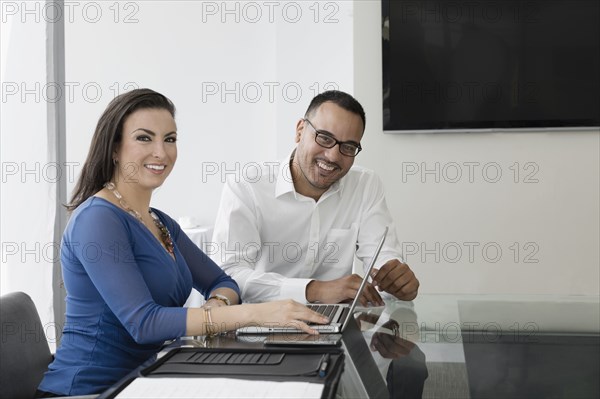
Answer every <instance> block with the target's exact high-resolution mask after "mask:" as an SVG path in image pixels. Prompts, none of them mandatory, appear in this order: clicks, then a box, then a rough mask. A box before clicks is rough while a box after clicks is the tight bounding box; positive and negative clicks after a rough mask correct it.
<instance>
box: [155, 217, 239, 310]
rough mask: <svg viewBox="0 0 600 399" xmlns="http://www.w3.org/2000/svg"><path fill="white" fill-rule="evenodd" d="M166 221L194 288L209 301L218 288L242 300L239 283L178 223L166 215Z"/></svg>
mask: <svg viewBox="0 0 600 399" xmlns="http://www.w3.org/2000/svg"><path fill="white" fill-rule="evenodd" d="M165 219H166V220H167V223H169V226H167V227H168V228H169V231H171V235H172V236H173V239H174V240H175V242H176V243H177V247H178V248H179V251H180V252H181V254H182V255H183V257H184V258H185V261H186V263H187V264H188V267H189V269H190V272H191V273H192V280H193V282H194V288H195V289H197V290H198V291H199V292H200V293H201V294H202V295H203V296H204V298H205V299H208V297H209V296H210V294H211V293H212V292H213V291H214V290H216V289H217V288H231V289H232V290H234V291H235V292H236V293H237V294H238V296H239V297H240V299H241V294H240V288H239V286H238V285H237V283H236V282H235V281H234V280H233V279H232V278H231V277H230V276H228V275H227V273H225V272H224V271H223V270H222V269H221V268H220V267H219V266H217V264H216V263H215V262H214V261H213V260H212V259H210V257H209V256H208V255H206V254H205V253H204V252H202V250H201V249H200V248H198V246H197V245H196V244H194V242H193V241H192V240H190V238H189V237H188V236H187V234H185V233H184V232H183V230H181V227H180V226H179V224H178V223H177V222H175V221H174V220H173V219H171V218H170V217H168V216H166V215H165Z"/></svg>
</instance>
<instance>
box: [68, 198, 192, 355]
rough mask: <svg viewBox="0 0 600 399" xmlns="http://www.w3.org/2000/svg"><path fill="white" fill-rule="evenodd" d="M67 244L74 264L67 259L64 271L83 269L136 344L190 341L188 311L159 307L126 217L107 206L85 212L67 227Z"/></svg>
mask: <svg viewBox="0 0 600 399" xmlns="http://www.w3.org/2000/svg"><path fill="white" fill-rule="evenodd" d="M74 216H75V215H74ZM65 240H66V241H68V242H63V246H64V247H66V249H65V251H64V252H63V257H64V256H66V257H73V258H72V259H63V267H67V268H69V267H72V266H73V265H77V264H81V265H82V267H83V268H84V269H85V272H86V274H87V275H88V276H89V279H90V280H91V282H92V284H93V286H94V287H95V288H96V290H97V291H98V294H99V295H100V296H101V299H102V300H103V301H104V302H105V303H106V305H107V306H108V307H109V309H110V310H111V311H112V312H113V313H114V314H115V316H116V317H117V319H118V320H119V321H120V322H121V324H122V325H123V326H124V327H125V329H126V330H127V331H128V332H129V334H130V335H131V336H132V338H133V339H134V340H135V341H136V342H137V343H140V344H146V343H157V342H162V341H165V340H167V339H173V338H177V337H180V336H183V335H185V330H186V318H187V309H184V308H182V307H178V306H176V305H175V304H169V305H168V306H164V304H163V305H160V304H158V303H156V302H155V300H154V299H153V296H152V294H151V292H150V290H149V288H148V285H147V284H146V281H145V280H144V277H143V275H142V271H141V269H140V265H138V261H136V259H135V254H134V248H133V247H134V246H135V240H134V239H133V233H132V231H131V229H130V227H129V225H128V224H127V222H126V221H125V220H124V218H123V216H122V215H121V216H120V215H119V214H118V213H117V212H116V211H115V210H113V209H110V208H109V207H105V206H94V207H90V208H87V209H83V210H82V211H81V212H79V213H78V214H77V215H76V216H75V217H74V220H72V221H71V223H70V225H69V226H68V227H67V231H66V232H65ZM65 263H66V265H65ZM89 295H90V298H92V297H93V295H95V293H92V292H90V293H89ZM167 302H168V301H167Z"/></svg>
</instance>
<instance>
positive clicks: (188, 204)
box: [66, 1, 353, 224]
mask: <svg viewBox="0 0 600 399" xmlns="http://www.w3.org/2000/svg"><path fill="white" fill-rule="evenodd" d="M100 4H102V7H103V8H102V15H103V17H102V18H101V19H100V20H99V21H98V22H97V23H90V18H89V17H88V18H83V17H80V18H76V19H75V21H74V22H73V23H69V24H67V27H66V64H67V68H66V69H67V70H66V80H67V81H70V82H76V83H75V84H77V85H78V86H77V87H78V88H79V90H78V91H76V93H78V94H76V96H75V99H74V101H72V102H68V103H67V134H68V140H67V143H68V144H67V146H68V148H67V151H68V159H69V160H70V161H72V162H77V163H78V164H79V165H81V164H83V162H84V160H85V156H86V153H87V149H88V145H89V142H90V139H91V136H92V133H93V129H94V126H95V123H96V121H97V120H98V117H99V115H100V113H101V112H102V110H103V109H104V108H105V107H106V104H107V103H108V101H109V100H110V99H112V98H113V97H114V94H116V93H117V88H119V91H118V92H122V91H123V89H124V88H126V86H128V85H129V84H130V82H131V83H132V84H134V85H136V86H138V87H150V88H153V89H155V90H158V91H161V92H163V93H164V94H166V95H167V96H168V97H170V98H171V99H172V100H173V102H174V103H175V105H176V106H177V108H178V116H177V122H178V129H179V159H178V161H177V166H176V168H175V170H174V172H173V174H172V175H171V177H170V178H169V180H168V181H167V183H166V184H165V186H164V187H162V188H161V189H160V190H159V192H157V195H156V196H155V198H154V203H153V205H154V206H157V207H159V208H161V209H163V210H165V211H167V212H168V213H169V214H170V215H172V216H173V217H175V218H178V217H180V216H192V217H195V218H196V219H198V220H199V221H200V222H202V223H206V224H212V223H213V222H214V218H215V213H216V209H217V207H218V201H219V198H220V192H221V187H222V183H223V181H224V178H225V176H226V175H227V174H228V173H229V174H231V173H237V174H238V175H240V176H241V177H242V178H243V177H244V176H245V175H247V174H249V173H252V172H253V171H254V170H255V169H254V168H253V165H254V163H255V162H262V161H271V160H274V159H280V158H282V157H284V156H285V155H287V153H288V152H289V151H290V149H291V148H292V147H293V138H294V128H295V124H296V121H297V119H298V118H300V117H301V116H302V115H303V113H304V111H305V109H306V107H307V106H308V103H309V101H310V99H311V98H312V97H313V96H314V95H316V94H317V93H318V92H320V91H322V90H323V88H324V87H335V88H341V89H344V90H349V91H351V90H352V81H353V77H352V40H351V38H352V19H351V18H352V15H351V12H352V3H351V2H340V3H331V5H330V6H327V5H326V4H318V5H317V6H316V5H315V4H314V3H312V2H271V3H269V2H238V1H236V2H212V1H208V2H200V1H169V2H166V1H142V2H135V3H131V4H136V7H132V8H128V9H127V10H125V9H124V8H122V9H121V13H120V15H119V18H118V22H117V23H115V22H114V21H115V19H114V17H115V15H116V14H115V11H114V9H112V8H110V7H111V6H112V3H100ZM90 12H91V11H90ZM125 16H129V18H127V20H129V21H130V22H133V23H125V19H126V18H125ZM135 20H137V21H135ZM85 85H88V88H89V91H90V93H91V94H89V95H87V96H86V95H85V94H84V92H83V90H81V88H83V87H84V86H85ZM96 87H100V88H101V90H102V96H96V95H95V94H94V93H95V92H96V91H97V90H94V89H95V88H96ZM224 93H225V94H224ZM223 94H224V95H223ZM78 169H79V168H78ZM73 186H74V181H73V182H71V184H70V185H69V190H72V187H73Z"/></svg>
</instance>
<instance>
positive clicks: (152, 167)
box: [146, 165, 165, 170]
mask: <svg viewBox="0 0 600 399" xmlns="http://www.w3.org/2000/svg"><path fill="white" fill-rule="evenodd" d="M146 167H147V168H148V169H154V170H164V168H165V165H146Z"/></svg>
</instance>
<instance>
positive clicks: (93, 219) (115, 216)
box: [67, 196, 129, 230]
mask: <svg viewBox="0 0 600 399" xmlns="http://www.w3.org/2000/svg"><path fill="white" fill-rule="evenodd" d="M127 218H129V215H128V214H127V213H126V212H125V211H123V210H122V209H121V208H119V207H117V206H116V205H114V204H113V203H111V202H109V201H107V200H105V199H104V198H100V197H94V196H92V197H90V198H88V199H87V200H85V201H84V202H82V203H81V205H79V206H78V207H77V208H76V209H75V210H74V211H73V213H72V214H71V217H70V218H69V224H68V226H67V229H68V230H72V229H73V228H75V227H76V226H77V227H83V228H88V227H93V228H98V227H99V226H103V227H104V226H106V225H108V224H119V225H123V224H128V223H127Z"/></svg>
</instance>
